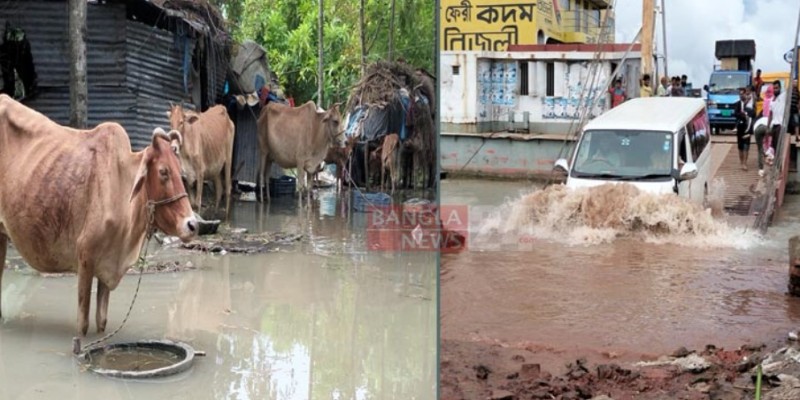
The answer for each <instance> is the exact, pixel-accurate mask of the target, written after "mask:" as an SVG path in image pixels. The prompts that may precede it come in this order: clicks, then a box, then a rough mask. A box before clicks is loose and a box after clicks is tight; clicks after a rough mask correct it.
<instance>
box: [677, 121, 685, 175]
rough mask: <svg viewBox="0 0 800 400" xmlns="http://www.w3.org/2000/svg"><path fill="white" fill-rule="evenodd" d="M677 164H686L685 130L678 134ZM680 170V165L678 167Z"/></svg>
mask: <svg viewBox="0 0 800 400" xmlns="http://www.w3.org/2000/svg"><path fill="white" fill-rule="evenodd" d="M678 138H679V139H678V143H679V144H678V164H684V163H686V128H682V129H681V131H680V132H679V133H678ZM678 168H680V165H678Z"/></svg>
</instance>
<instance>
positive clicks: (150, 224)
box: [72, 192, 188, 355]
mask: <svg viewBox="0 0 800 400" xmlns="http://www.w3.org/2000/svg"><path fill="white" fill-rule="evenodd" d="M187 196H188V195H187V194H186V193H185V192H184V193H181V194H177V195H175V196H172V197H170V198H168V199H164V200H158V201H152V200H148V201H147V206H146V207H147V225H146V226H145V237H144V241H143V242H142V247H141V248H140V249H139V257H138V258H137V259H136V263H134V264H133V266H132V267H133V268H136V267H137V266H138V267H139V279H138V281H137V282H136V291H134V292H133V299H131V305H130V307H128V312H127V313H126V314H125V318H124V319H123V320H122V323H121V324H119V327H117V329H115V330H114V331H113V332H111V333H109V334H107V335H105V336H103V337H101V338H100V339H97V340H95V341H92V342H90V343H89V344H87V345H86V346H83V347H81V340H80V338H79V337H77V336H76V337H73V338H72V352H73V353H74V354H75V355H79V354H83V353H84V352H86V350H88V349H89V348H91V347H93V346H96V345H98V344H100V343H103V342H105V341H106V340H108V339H111V337H113V336H114V335H116V334H117V333H118V332H119V331H121V330H122V327H123V326H125V323H126V322H128V317H130V316H131V311H133V305H134V303H136V297H137V296H138V295H139V287H140V286H141V284H142V275H144V267H145V263H146V260H147V248H148V247H149V246H148V244H150V239H151V238H152V237H153V233H155V215H156V207H158V206H160V205H164V204H169V203H172V202H175V201H178V200H180V199H182V198H184V197H187ZM90 301H91V300H90Z"/></svg>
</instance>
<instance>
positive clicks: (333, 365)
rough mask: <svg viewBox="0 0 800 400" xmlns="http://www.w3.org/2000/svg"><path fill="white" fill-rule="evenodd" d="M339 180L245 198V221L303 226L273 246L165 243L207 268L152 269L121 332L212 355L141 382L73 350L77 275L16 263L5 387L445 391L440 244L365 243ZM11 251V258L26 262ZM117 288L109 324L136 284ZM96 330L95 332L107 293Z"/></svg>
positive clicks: (196, 394)
mask: <svg viewBox="0 0 800 400" xmlns="http://www.w3.org/2000/svg"><path fill="white" fill-rule="evenodd" d="M347 206H348V205H347V204H343V203H342V202H341V201H337V198H336V195H335V193H333V192H330V191H324V192H320V198H319V200H317V202H316V204H315V206H314V207H313V209H312V210H311V211H310V212H307V211H306V210H302V211H298V208H297V207H296V202H294V201H292V200H288V201H286V200H283V199H279V198H276V199H274V203H273V204H272V205H271V206H269V207H266V206H261V205H259V204H257V203H238V202H237V203H235V208H234V210H233V213H232V226H234V227H241V228H246V229H248V230H249V231H250V232H264V231H270V232H295V233H300V234H302V235H303V238H302V239H300V240H299V241H297V242H295V243H289V244H286V245H285V246H279V247H278V248H272V249H270V252H267V253H262V254H252V255H242V254H232V253H228V254H224V255H220V254H207V253H202V252H197V251H190V250H182V249H177V248H168V249H162V250H160V251H159V253H158V254H156V255H155V259H156V260H160V261H162V262H163V261H177V262H179V263H181V264H183V265H186V264H187V263H191V265H192V266H193V267H194V268H193V269H189V270H186V271H183V272H166V273H158V274H145V275H144V276H143V279H142V284H141V289H140V292H139V295H138V298H137V300H136V304H135V306H134V308H133V312H132V314H131V317H130V319H129V321H128V323H127V324H126V326H125V327H124V328H123V330H122V331H121V332H120V333H118V334H117V335H116V336H115V337H114V338H112V339H111V340H110V341H111V342H129V341H137V340H144V339H171V340H176V341H182V342H186V343H188V344H189V345H190V346H192V347H193V348H194V349H195V350H197V351H204V352H206V356H205V357H198V358H196V359H195V363H194V367H193V368H192V369H191V370H190V371H188V372H187V373H184V374H181V375H177V376H174V377H170V378H165V379H160V380H154V381H145V382H131V381H125V380H116V379H109V378H105V377H101V376H96V375H94V374H92V373H90V372H85V371H83V370H82V369H81V367H80V366H79V365H77V364H76V362H75V361H74V359H73V357H72V355H71V353H70V352H71V349H72V343H71V340H72V337H73V336H74V333H75V329H76V322H75V321H76V309H77V304H76V303H77V301H76V297H77V296H76V292H77V282H76V279H75V277H74V276H68V277H41V276H39V275H37V274H35V273H33V272H32V271H31V270H29V269H27V268H21V269H18V268H13V267H12V268H11V269H10V270H7V271H6V272H5V275H4V279H3V291H2V296H3V298H2V305H3V321H2V324H0V398H2V399H85V398H102V399H139V398H159V399H160V398H164V399H167V398H169V399H193V400H194V399H206V398H209V399H210V398H214V399H431V398H434V397H435V393H436V371H437V364H436V346H437V344H436V343H437V342H436V321H437V320H436V302H435V300H436V279H437V272H436V256H435V254H433V253H430V252H429V253H405V254H396V253H394V254H393V253H379V252H374V251H366V249H365V238H364V233H363V231H364V225H365V223H366V216H365V214H363V213H351V214H349V216H348V213H347V212H343V211H346V210H347ZM14 256H15V253H13V251H10V252H9V258H10V260H9V261H10V263H11V264H13V265H19V264H20V260H19V259H13V257H14ZM136 280H137V276H136V275H128V276H126V277H125V278H124V279H123V280H122V282H121V284H120V286H119V287H118V288H117V289H116V290H115V291H114V292H112V294H111V302H110V306H109V321H108V332H110V331H112V330H114V329H116V327H117V326H118V325H119V324H120V322H121V321H122V318H123V317H124V315H125V312H126V311H127V309H128V307H129V305H130V300H131V298H132V297H133V292H134V289H135V287H136ZM90 317H91V318H90V319H91V321H92V323H91V325H90V335H89V337H88V338H87V342H88V340H93V339H96V338H98V337H99V335H97V334H95V333H94V330H95V326H94V304H93V305H92V310H91V314H90Z"/></svg>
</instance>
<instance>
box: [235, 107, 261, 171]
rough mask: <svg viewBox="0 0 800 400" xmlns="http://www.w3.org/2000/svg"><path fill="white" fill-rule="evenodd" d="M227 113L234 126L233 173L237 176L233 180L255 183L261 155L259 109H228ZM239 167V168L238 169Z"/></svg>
mask: <svg viewBox="0 0 800 400" xmlns="http://www.w3.org/2000/svg"><path fill="white" fill-rule="evenodd" d="M228 112H229V113H230V116H231V118H232V119H233V121H234V124H235V125H236V135H235V136H234V141H233V172H234V173H235V172H236V171H237V169H238V170H239V172H238V174H237V175H236V176H234V177H233V180H237V181H244V182H256V177H257V176H258V163H259V160H258V159H259V156H260V154H261V152H260V150H259V148H258V122H257V121H258V115H259V113H260V112H261V107H259V106H258V105H256V106H255V107H245V108H243V109H241V110H239V109H238V108H236V107H228ZM240 165H241V168H240Z"/></svg>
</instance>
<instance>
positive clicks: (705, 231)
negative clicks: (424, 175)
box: [471, 181, 764, 249]
mask: <svg viewBox="0 0 800 400" xmlns="http://www.w3.org/2000/svg"><path fill="white" fill-rule="evenodd" d="M724 192H725V183H724V181H715V182H712V184H711V185H710V188H709V195H708V199H707V202H708V207H707V208H704V207H703V206H701V205H698V204H695V203H693V202H691V201H689V200H687V199H684V198H681V197H678V196H675V195H674V194H662V195H655V194H650V193H646V192H642V191H640V190H639V189H637V188H636V187H635V186H633V185H631V184H627V183H622V184H605V185H601V186H596V187H591V188H581V189H567V188H566V186H564V185H553V186H550V187H548V188H546V189H543V190H537V191H534V192H532V193H528V194H524V195H522V196H521V197H519V198H517V199H515V200H511V201H507V202H506V203H505V204H503V205H502V206H501V207H499V208H498V209H496V210H495V212H493V213H492V214H490V215H489V216H488V217H487V218H485V219H483V220H481V221H478V222H477V224H476V225H477V226H476V228H477V229H476V232H473V235H471V236H472V238H473V239H474V240H476V241H480V240H481V239H486V240H493V239H489V238H491V237H494V240H496V236H497V235H503V236H508V235H520V236H524V235H529V236H533V237H535V238H537V239H540V240H550V241H558V242H561V243H564V244H567V245H593V244H601V243H609V242H612V241H614V240H616V239H618V238H634V239H638V240H643V241H646V242H649V243H658V244H678V245H684V246H692V247H709V246H710V247H729V248H730V247H732V248H739V249H746V248H750V247H752V246H757V245H760V244H761V243H762V241H763V240H764V239H763V238H762V237H761V236H760V235H759V234H758V233H757V232H756V231H752V230H748V229H746V228H743V227H734V226H731V225H729V224H728V223H727V222H726V221H725V220H724V216H725V215H724V211H723V199H724Z"/></svg>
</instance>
